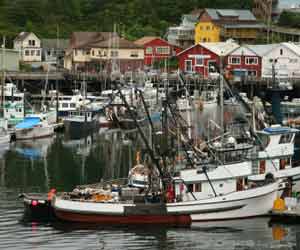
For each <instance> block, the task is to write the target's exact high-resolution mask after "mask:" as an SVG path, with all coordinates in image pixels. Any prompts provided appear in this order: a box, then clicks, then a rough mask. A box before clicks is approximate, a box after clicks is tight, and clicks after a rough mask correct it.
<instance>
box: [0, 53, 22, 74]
mask: <svg viewBox="0 0 300 250" xmlns="http://www.w3.org/2000/svg"><path fill="white" fill-rule="evenodd" d="M19 62H20V52H19V51H17V50H13V49H5V50H4V53H3V50H2V49H1V48H0V71H2V70H3V68H4V70H5V71H19V69H20V65H19Z"/></svg>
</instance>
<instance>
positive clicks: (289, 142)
mask: <svg viewBox="0 0 300 250" xmlns="http://www.w3.org/2000/svg"><path fill="white" fill-rule="evenodd" d="M298 132H299V130H297V129H294V128H289V127H282V126H272V127H269V128H265V129H264V130H262V131H258V132H257V135H258V143H259V152H258V171H257V172H258V174H260V175H267V174H268V173H275V172H276V171H278V170H285V169H290V168H292V157H293V155H294V141H295V135H296V133H298Z"/></svg>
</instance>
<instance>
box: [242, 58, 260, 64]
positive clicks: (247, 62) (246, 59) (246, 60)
mask: <svg viewBox="0 0 300 250" xmlns="http://www.w3.org/2000/svg"><path fill="white" fill-rule="evenodd" d="M249 60H255V63H249ZM245 64H246V65H258V58H257V57H250V56H247V57H245Z"/></svg>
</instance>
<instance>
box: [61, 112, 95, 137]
mask: <svg viewBox="0 0 300 250" xmlns="http://www.w3.org/2000/svg"><path fill="white" fill-rule="evenodd" d="M99 112H100V111H95V110H91V109H81V110H77V111H71V112H70V113H69V116H67V117H65V119H64V126H65V128H66V130H67V131H70V132H76V131H77V132H79V131H91V130H94V129H96V128H97V126H99V116H100V113H99Z"/></svg>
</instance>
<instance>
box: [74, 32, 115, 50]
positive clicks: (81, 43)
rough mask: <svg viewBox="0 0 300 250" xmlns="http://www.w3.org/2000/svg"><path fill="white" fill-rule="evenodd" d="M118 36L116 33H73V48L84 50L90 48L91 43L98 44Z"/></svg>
mask: <svg viewBox="0 0 300 250" xmlns="http://www.w3.org/2000/svg"><path fill="white" fill-rule="evenodd" d="M114 36H117V37H118V34H117V33H115V32H85V31H84V32H81V31H80V32H73V34H72V38H71V47H72V48H84V47H88V45H89V44H91V43H97V42H101V41H105V40H108V39H110V38H111V37H114Z"/></svg>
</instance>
